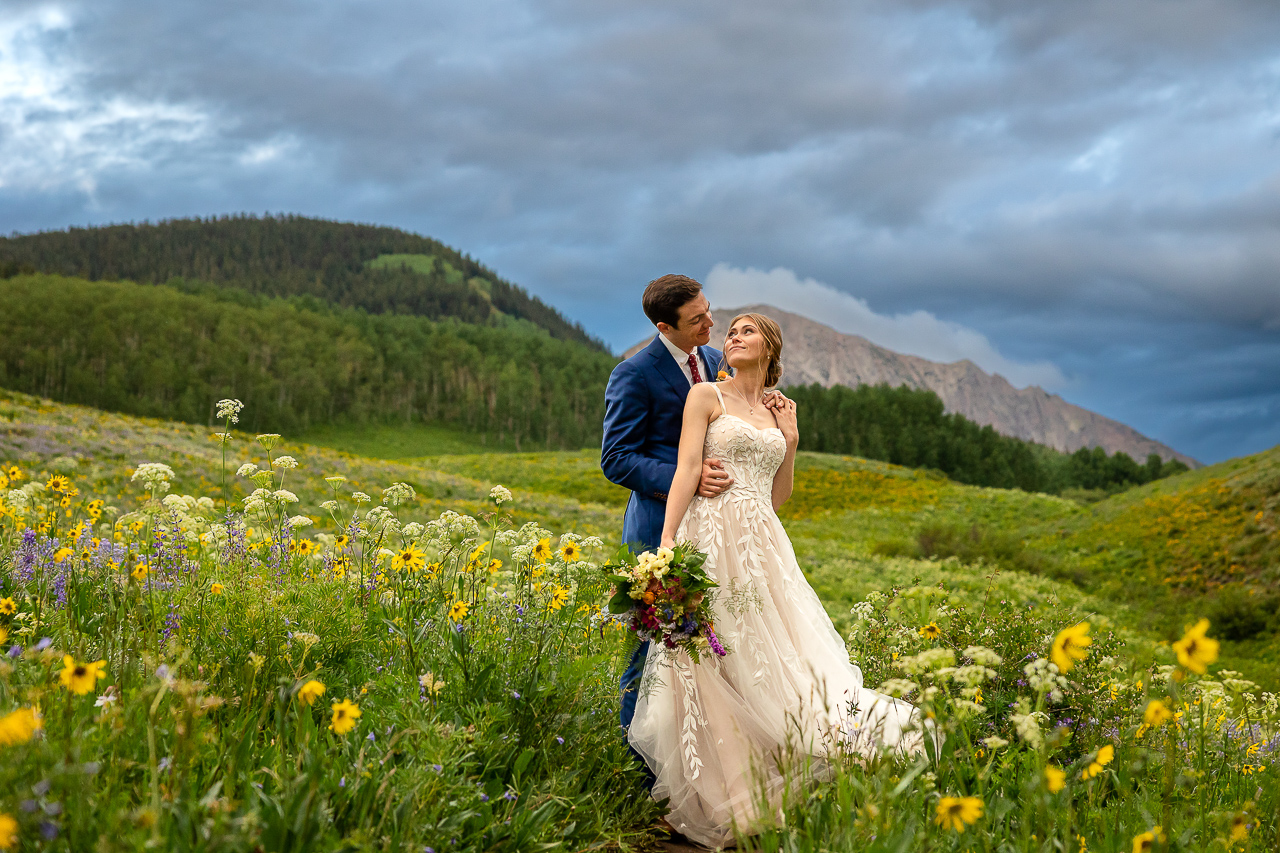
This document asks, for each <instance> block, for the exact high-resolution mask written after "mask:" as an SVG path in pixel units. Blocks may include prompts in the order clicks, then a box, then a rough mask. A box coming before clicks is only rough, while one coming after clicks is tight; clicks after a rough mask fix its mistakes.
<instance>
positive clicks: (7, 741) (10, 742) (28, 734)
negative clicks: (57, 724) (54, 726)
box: [0, 708, 41, 746]
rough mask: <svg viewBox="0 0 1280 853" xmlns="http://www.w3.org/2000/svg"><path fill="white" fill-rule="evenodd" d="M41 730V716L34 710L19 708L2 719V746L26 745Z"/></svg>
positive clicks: (0, 732)
mask: <svg viewBox="0 0 1280 853" xmlns="http://www.w3.org/2000/svg"><path fill="white" fill-rule="evenodd" d="M40 728H41V722H40V715H39V714H38V713H36V710H35V709H34V708H19V709H18V710H16V711H11V712H9V713H8V714H5V715H4V716H3V717H0V746H17V745H18V744H20V743H26V742H27V741H29V740H31V738H32V737H34V736H35V733H36V732H37V731H39V730H40Z"/></svg>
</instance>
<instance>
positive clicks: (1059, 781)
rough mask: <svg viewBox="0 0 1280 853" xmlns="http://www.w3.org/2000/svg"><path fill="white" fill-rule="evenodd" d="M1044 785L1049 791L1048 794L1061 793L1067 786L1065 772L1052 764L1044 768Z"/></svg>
mask: <svg viewBox="0 0 1280 853" xmlns="http://www.w3.org/2000/svg"><path fill="white" fill-rule="evenodd" d="M1044 784H1045V787H1046V788H1048V789H1049V793H1050V794H1056V793H1058V792H1059V791H1061V790H1062V789H1063V788H1064V787H1066V784H1067V774H1066V771H1065V770H1063V769H1062V768H1061V767H1056V766H1054V765H1052V764H1049V765H1047V766H1046V767H1045V768H1044Z"/></svg>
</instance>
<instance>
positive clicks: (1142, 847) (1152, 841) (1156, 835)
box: [1133, 826, 1164, 853]
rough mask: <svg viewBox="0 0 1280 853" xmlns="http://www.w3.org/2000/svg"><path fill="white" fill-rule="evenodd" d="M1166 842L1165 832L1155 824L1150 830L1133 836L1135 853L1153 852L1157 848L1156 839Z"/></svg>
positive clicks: (1162, 842)
mask: <svg viewBox="0 0 1280 853" xmlns="http://www.w3.org/2000/svg"><path fill="white" fill-rule="evenodd" d="M1157 840H1158V841H1159V842H1160V843H1161V844H1164V833H1163V832H1161V831H1160V827H1158V826H1154V827H1152V828H1151V830H1150V831H1148V832H1143V833H1140V834H1138V835H1135V836H1134V837H1133V853H1151V851H1152V850H1154V849H1155V848H1156V841H1157Z"/></svg>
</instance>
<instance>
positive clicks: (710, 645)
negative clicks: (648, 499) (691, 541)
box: [604, 544, 728, 663]
mask: <svg viewBox="0 0 1280 853" xmlns="http://www.w3.org/2000/svg"><path fill="white" fill-rule="evenodd" d="M706 560H707V555H706V554H704V553H702V552H701V551H698V550H697V549H695V548H693V547H692V546H690V545H687V544H686V545H677V546H676V547H675V548H674V549H672V548H659V549H658V550H657V551H645V552H644V553H643V554H640V555H639V556H636V555H635V554H634V553H632V551H631V548H630V547H629V546H627V545H623V546H622V548H621V550H619V551H618V554H617V556H616V557H615V558H614V562H612V563H610V564H608V565H607V566H605V567H604V568H605V571H607V572H609V579H610V580H612V581H614V582H615V583H616V584H617V589H616V590H615V591H614V593H613V598H612V599H610V601H609V612H610V613H614V614H617V615H623V614H628V613H629V614H631V624H630V626H629V627H630V629H631V630H632V631H633V632H634V633H635V635H636V636H637V637H638V638H640V639H641V640H661V641H662V644H663V645H664V646H666V647H667V648H668V649H684V650H685V651H686V652H688V653H689V657H691V658H692V659H693V660H694V662H695V663H696V662H698V660H699V658H700V656H701V655H703V654H706V653H707V652H712V653H713V654H716V655H718V656H721V657H723V656H724V655H726V654H728V651H726V650H725V647H724V646H723V645H722V644H721V643H720V640H719V639H718V638H717V637H716V634H715V631H714V630H713V626H712V624H711V597H710V592H711V590H712V589H715V587H716V583H715V581H713V580H711V579H710V578H709V577H707V573H706V571H705V570H704V569H703V568H702V564H703V563H705V562H706Z"/></svg>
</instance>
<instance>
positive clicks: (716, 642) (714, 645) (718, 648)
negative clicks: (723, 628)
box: [707, 627, 728, 657]
mask: <svg viewBox="0 0 1280 853" xmlns="http://www.w3.org/2000/svg"><path fill="white" fill-rule="evenodd" d="M707 642H708V643H710V644H711V651H713V652H715V653H716V654H717V655H719V656H720V657H724V656H725V655H727V654H728V652H726V651H725V650H724V646H722V645H720V638H719V637H717V636H716V632H715V631H712V630H711V628H710V627H708V628H707Z"/></svg>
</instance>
